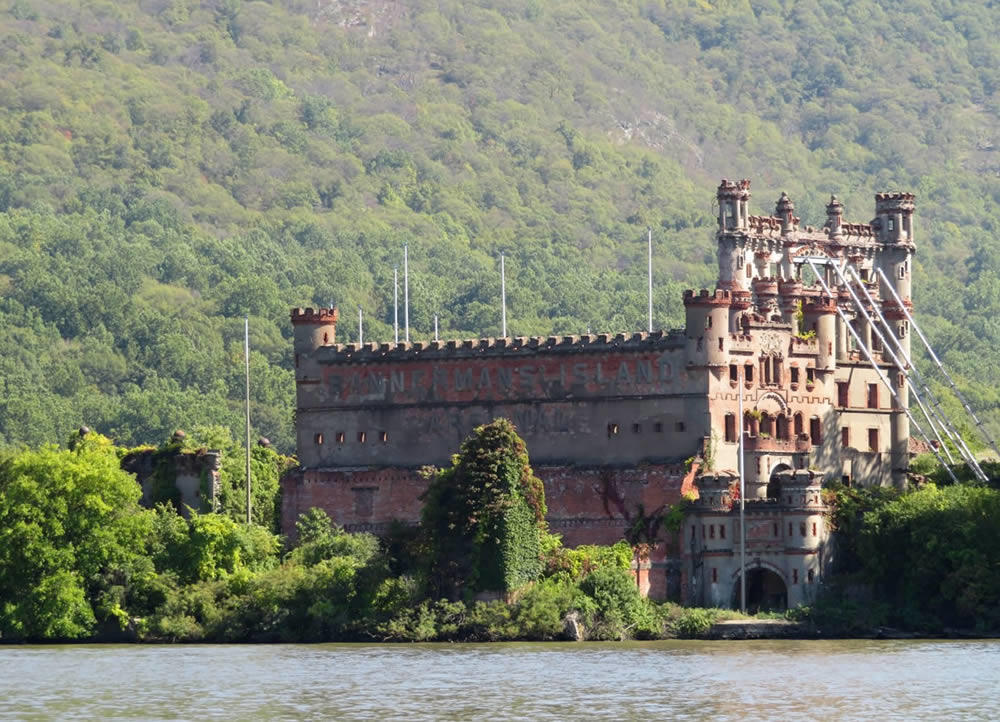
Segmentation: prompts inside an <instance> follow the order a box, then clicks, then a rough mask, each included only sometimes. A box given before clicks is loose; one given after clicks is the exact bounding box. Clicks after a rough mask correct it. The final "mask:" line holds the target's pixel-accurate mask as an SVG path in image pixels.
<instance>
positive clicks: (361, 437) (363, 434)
mask: <svg viewBox="0 0 1000 722" xmlns="http://www.w3.org/2000/svg"><path fill="white" fill-rule="evenodd" d="M367 439H368V432H367V431H359V432H358V443H359V444H363V443H365V441H366V440H367Z"/></svg>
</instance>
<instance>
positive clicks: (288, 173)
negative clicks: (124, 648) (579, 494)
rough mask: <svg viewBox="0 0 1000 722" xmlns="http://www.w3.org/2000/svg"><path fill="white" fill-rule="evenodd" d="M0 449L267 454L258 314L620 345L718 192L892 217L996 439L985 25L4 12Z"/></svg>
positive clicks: (743, 8) (419, 8)
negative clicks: (832, 198)
mask: <svg viewBox="0 0 1000 722" xmlns="http://www.w3.org/2000/svg"><path fill="white" fill-rule="evenodd" d="M0 27H2V29H3V32H2V33H0V64H2V67H3V68H4V72H3V73H2V74H0V104H2V107H3V108H4V112H3V113H2V114H0V443H2V444H4V445H16V444H20V443H28V444H39V443H42V442H46V441H53V440H59V439H64V438H66V437H67V436H68V434H69V432H70V430H71V429H73V428H75V427H77V426H79V425H80V424H82V423H86V424H88V425H89V426H91V427H93V428H94V429H96V430H98V431H100V432H101V433H104V434H107V435H109V436H111V437H113V438H114V439H115V440H116V441H117V442H118V443H121V444H137V443H148V442H154V443H158V442H159V441H160V440H162V439H164V438H167V437H168V436H169V435H170V432H171V431H172V430H173V429H174V428H177V427H187V428H191V427H194V426H197V425H206V424H222V425H224V426H228V427H230V428H231V429H234V430H237V431H236V433H235V434H234V436H237V437H238V436H239V433H238V429H239V427H240V408H239V403H240V402H239V399H240V396H241V393H242V377H241V374H242V331H243V316H244V315H248V316H249V318H250V327H251V346H252V349H253V351H252V359H251V366H252V375H253V399H252V416H253V420H254V426H255V430H256V432H257V433H259V434H261V435H266V436H268V437H270V438H271V439H272V441H273V442H274V444H275V446H276V447H277V448H278V449H279V450H280V451H282V452H284V453H287V452H290V451H291V450H292V449H293V446H294V441H293V434H292V413H293V384H292V372H291V344H290V341H289V337H290V332H291V328H290V325H289V323H288V320H287V313H288V309H289V307H291V306H296V305H318V304H327V303H331V302H333V303H336V304H338V305H339V306H340V307H341V309H342V310H344V314H343V318H344V319H345V321H344V323H342V325H341V328H340V330H339V338H340V340H348V341H350V340H355V339H356V338H357V326H356V323H355V322H354V321H353V320H352V319H353V318H354V317H355V311H356V309H357V308H358V307H359V306H360V307H361V308H362V309H363V310H364V313H365V318H366V327H365V337H366V339H369V340H388V339H390V338H391V335H392V325H391V324H392V277H393V267H394V266H400V267H401V265H402V257H401V256H402V246H403V244H404V243H408V244H409V256H410V270H411V282H410V296H411V312H410V318H411V323H412V328H413V336H415V337H416V338H426V337H429V336H430V334H431V329H432V327H433V316H434V315H435V314H438V315H439V316H440V323H441V330H442V335H444V336H452V337H473V336H479V335H484V334H486V335H489V334H497V333H498V331H499V314H498V312H497V300H498V295H499V277H498V272H497V256H498V254H499V253H500V252H501V251H503V252H506V253H507V269H508V289H507V290H508V299H509V327H510V329H511V331H512V332H513V333H515V334H518V335H521V334H525V335H526V334H536V333H551V332H554V333H572V332H580V331H585V330H586V329H588V328H589V329H593V330H594V331H595V332H596V331H615V332H617V331H625V330H633V329H637V328H643V327H644V326H645V309H646V306H645V278H644V275H645V250H646V249H645V236H646V228H647V226H651V227H652V228H653V235H654V242H655V260H654V273H655V277H656V290H655V304H656V313H655V322H656V324H657V325H658V326H663V327H671V326H677V325H679V324H680V323H681V320H682V307H681V304H680V292H681V290H682V289H684V288H686V287H698V286H701V285H706V284H709V283H711V281H712V279H713V278H714V268H713V262H714V249H713V247H712V234H713V229H714V215H713V211H712V201H713V194H714V188H715V185H716V184H717V183H718V179H719V178H720V177H729V178H733V177H750V178H752V179H753V184H754V185H753V191H754V199H753V201H752V205H753V207H754V209H755V212H765V213H767V212H770V211H771V209H772V208H773V202H774V200H775V199H776V198H777V196H778V195H779V193H780V192H781V191H783V190H785V191H787V192H788V193H789V194H790V195H791V197H792V198H793V199H794V200H795V202H796V204H797V208H798V209H799V210H800V211H801V212H800V215H801V216H802V218H803V220H804V222H806V223H814V224H816V225H820V224H821V222H822V220H823V205H824V204H825V202H826V200H827V198H828V197H829V194H830V193H831V192H836V193H837V194H838V196H839V197H840V198H841V200H843V201H844V203H845V205H846V206H847V217H848V218H849V219H851V220H858V221H867V220H868V219H870V218H871V216H872V212H873V200H872V196H873V193H874V192H875V191H878V190H893V189H905V190H911V191H914V192H915V193H917V196H918V197H917V204H918V205H917V213H918V225H917V233H918V236H917V243H918V248H919V250H918V257H917V258H918V260H917V264H916V277H915V283H914V297H915V299H914V300H915V303H916V307H917V312H918V315H919V319H920V320H921V321H922V322H923V324H924V326H925V328H926V330H927V331H928V332H929V334H930V336H931V338H932V340H933V342H934V343H935V344H936V346H937V348H938V350H939V353H940V355H941V356H942V357H943V359H944V360H945V362H946V363H947V364H948V365H949V366H950V367H951V368H952V369H953V371H954V372H955V373H956V376H957V378H958V380H959V383H960V384H961V385H962V386H963V387H964V389H965V390H966V391H967V392H968V394H969V395H970V397H971V398H972V399H973V402H974V405H975V406H976V407H977V409H978V410H979V411H981V413H982V414H983V416H984V418H986V419H987V420H988V422H989V423H990V424H991V426H992V427H993V428H994V429H996V430H1000V414H998V413H997V407H998V405H1000V394H998V392H997V390H996V388H995V387H994V386H993V385H992V384H989V383H987V379H989V378H997V377H998V376H1000V260H998V259H1000V239H998V238H997V234H998V231H1000V5H998V4H997V3H996V2H969V1H964V0H916V1H913V0H911V1H909V2H905V3H904V2H902V0H887V1H885V2H874V0H802V1H798V2H792V0H770V1H769V2H768V1H767V0H764V1H762V2H754V3H752V6H751V3H749V2H739V1H737V0H732V1H729V0H718V1H710V0H690V1H687V2H686V1H684V0H677V1H670V2H667V1H665V0H619V1H618V2H613V3H609V2H600V1H598V0H508V1H507V2H492V1H491V0H466V1H464V2H458V1H457V0H439V1H437V2H431V1H430V0H353V1H352V0H340V1H336V0H309V2H305V1H304V0H281V1H278V0H275V2H241V1H240V0H204V1H203V2H197V1H196V0H121V1H119V2H111V1H110V0H80V1H78V2H66V1H62V2H61V1H59V0H14V1H13V2H11V1H10V0H3V1H2V2H0Z"/></svg>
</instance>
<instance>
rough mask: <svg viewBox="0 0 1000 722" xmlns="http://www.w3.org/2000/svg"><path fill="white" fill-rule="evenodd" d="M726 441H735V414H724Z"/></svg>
mask: <svg viewBox="0 0 1000 722" xmlns="http://www.w3.org/2000/svg"><path fill="white" fill-rule="evenodd" d="M726 441H728V442H733V441H736V414H726Z"/></svg>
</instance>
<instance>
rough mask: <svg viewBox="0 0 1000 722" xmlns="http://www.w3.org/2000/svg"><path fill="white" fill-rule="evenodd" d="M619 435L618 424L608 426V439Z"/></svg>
mask: <svg viewBox="0 0 1000 722" xmlns="http://www.w3.org/2000/svg"><path fill="white" fill-rule="evenodd" d="M617 435H618V424H608V438H609V439H610V438H611V437H612V436H617Z"/></svg>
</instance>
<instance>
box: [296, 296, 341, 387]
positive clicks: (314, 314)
mask: <svg viewBox="0 0 1000 722" xmlns="http://www.w3.org/2000/svg"><path fill="white" fill-rule="evenodd" d="M339 316H340V314H339V313H338V311H337V309H336V308H316V309H313V308H293V309H292V328H293V333H294V349H295V378H296V380H297V381H298V380H301V379H306V378H310V379H315V378H318V377H319V373H318V369H317V368H316V365H315V361H314V360H313V352H314V351H315V350H316V349H318V348H319V347H320V346H331V345H333V344H334V343H335V342H336V338H337V319H338V318H339Z"/></svg>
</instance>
